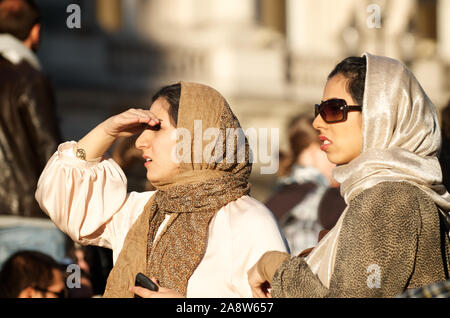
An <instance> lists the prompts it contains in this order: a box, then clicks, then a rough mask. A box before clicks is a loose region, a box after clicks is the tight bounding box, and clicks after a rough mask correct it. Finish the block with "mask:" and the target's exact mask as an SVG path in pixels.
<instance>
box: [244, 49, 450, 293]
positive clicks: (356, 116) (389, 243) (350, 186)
mask: <svg viewBox="0 0 450 318" xmlns="http://www.w3.org/2000/svg"><path fill="white" fill-rule="evenodd" d="M361 106H362V107H361ZM313 126H314V127H315V128H316V129H317V130H319V132H320V139H321V140H322V142H323V144H322V150H323V151H325V152H326V154H327V156H328V159H329V160H330V161H331V162H334V163H336V164H337V167H336V168H335V169H334V171H333V176H334V177H335V179H336V180H337V181H338V182H339V183H340V184H341V193H342V195H343V196H344V198H345V200H346V203H347V205H348V206H347V208H346V210H345V211H344V212H343V214H342V215H341V217H340V218H339V220H338V222H337V224H336V225H335V227H334V228H333V229H332V230H331V231H330V232H329V233H328V234H327V235H326V236H325V237H324V238H322V240H320V242H319V243H318V244H317V246H316V247H315V248H314V249H313V250H312V252H311V253H310V254H309V255H307V256H305V255H303V256H297V257H293V258H290V257H289V255H288V254H286V253H280V252H268V253H266V254H265V255H264V256H263V257H262V258H261V259H260V261H259V262H258V263H257V264H256V265H255V266H254V267H253V268H252V269H251V270H250V271H249V282H250V284H251V285H252V291H253V293H254V295H255V296H260V297H266V296H269V295H270V294H269V293H268V291H267V290H266V289H263V288H262V285H261V284H262V282H265V281H269V282H270V283H271V287H272V289H271V294H272V296H275V297H392V296H396V295H399V294H400V293H402V291H404V290H405V289H407V288H414V287H419V286H422V285H426V284H430V283H433V282H437V281H443V280H445V279H448V270H449V267H450V263H449V237H448V235H447V234H448V233H447V229H446V228H445V225H444V222H443V221H442V220H443V219H444V217H442V218H440V216H441V215H442V216H445V215H446V214H448V213H449V211H450V195H449V193H448V192H447V190H446V189H445V187H444V186H443V185H442V174H441V170H440V166H439V162H438V159H437V155H438V152H439V148H440V143H441V135H440V130H439V123H438V118H437V113H436V109H435V107H434V106H433V104H432V103H431V101H430V100H429V98H428V97H427V96H426V94H425V92H424V91H423V89H422V87H421V86H420V84H419V83H418V82H417V80H416V79H415V77H414V76H413V74H412V73H411V72H410V71H409V70H408V69H407V68H406V67H405V66H404V65H403V64H402V63H400V62H398V61H396V60H393V59H390V58H386V57H380V56H374V55H370V54H367V53H366V54H364V56H363V57H361V58H355V57H352V58H348V59H345V60H344V61H343V62H341V63H340V64H338V65H337V66H336V69H335V70H334V71H333V72H332V73H331V74H330V76H329V79H328V82H327V84H326V86H325V90H324V95H323V101H322V103H321V104H320V105H316V119H315V121H314V123H313Z"/></svg>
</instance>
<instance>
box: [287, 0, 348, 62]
mask: <svg viewBox="0 0 450 318" xmlns="http://www.w3.org/2000/svg"><path fill="white" fill-rule="evenodd" d="M286 10H287V13H286V16H287V40H288V45H289V48H290V50H291V51H293V52H296V53H298V54H301V55H313V56H339V55H340V46H339V41H340V34H341V32H342V31H343V29H344V28H345V26H346V24H348V23H349V20H350V18H351V15H352V13H353V0H340V1H329V0H315V1H311V0H287V3H286Z"/></svg>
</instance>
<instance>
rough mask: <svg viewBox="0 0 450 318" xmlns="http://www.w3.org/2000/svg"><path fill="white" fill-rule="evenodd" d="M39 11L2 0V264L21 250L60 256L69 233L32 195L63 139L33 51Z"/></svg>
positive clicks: (25, 1) (27, 2)
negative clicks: (52, 218) (55, 222)
mask: <svg viewBox="0 0 450 318" xmlns="http://www.w3.org/2000/svg"><path fill="white" fill-rule="evenodd" d="M39 42H40V12H39V9H38V7H37V6H36V4H35V3H34V2H33V1H31V0H2V1H0V158H1V160H0V266H1V264H2V263H3V261H4V260H5V259H6V258H7V257H8V256H10V255H11V254H12V253H14V252H15V251H17V250H22V249H27V250H39V251H42V252H44V253H47V254H49V255H51V256H52V257H54V258H55V259H57V260H58V261H61V260H62V258H63V257H64V255H65V236H64V234H63V233H62V232H61V231H59V230H58V229H57V228H56V227H55V226H54V225H53V224H52V222H51V221H50V220H49V219H48V217H47V216H46V215H45V213H43V212H42V211H41V210H40V208H39V205H38V204H37V202H36V201H35V198H34V192H35V190H36V184H37V180H38V178H39V175H40V173H41V172H42V170H43V168H44V166H45V164H46V162H47V160H48V158H50V156H51V155H52V154H53V153H54V152H55V150H56V146H57V145H58V142H59V140H60V137H59V130H58V127H57V121H56V116H55V109H54V99H53V94H52V90H51V87H50V83H49V81H48V79H47V78H46V77H45V76H44V75H43V74H42V72H41V66H40V63H39V61H38V59H37V57H36V55H35V52H36V50H37V49H38V47H39Z"/></svg>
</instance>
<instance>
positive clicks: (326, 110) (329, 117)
mask: <svg viewBox="0 0 450 318" xmlns="http://www.w3.org/2000/svg"><path fill="white" fill-rule="evenodd" d="M351 111H362V106H359V105H358V106H356V105H351V106H349V105H347V102H346V101H345V100H344V99H338V98H333V99H329V100H327V101H325V102H322V103H320V105H319V104H316V105H315V108H314V118H316V117H317V115H319V114H320V116H321V117H322V119H323V120H324V121H325V122H326V123H328V124H333V123H339V122H343V121H346V120H347V113H348V112H351Z"/></svg>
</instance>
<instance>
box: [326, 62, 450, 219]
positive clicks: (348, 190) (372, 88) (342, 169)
mask: <svg viewBox="0 0 450 318" xmlns="http://www.w3.org/2000/svg"><path fill="white" fill-rule="evenodd" d="M364 55H365V56H366V59H367V71H366V81H365V89H364V101H363V108H362V109H363V110H362V129H363V132H362V133H363V147H362V152H361V155H360V156H359V157H357V158H356V159H354V160H352V161H351V162H350V163H348V164H345V165H341V166H338V167H336V168H335V169H334V171H333V176H334V178H335V179H336V180H337V181H338V182H339V183H340V184H341V194H342V195H343V196H344V198H345V200H346V202H347V203H348V202H349V201H350V200H351V199H352V198H354V197H355V196H356V195H358V194H359V193H361V192H362V191H364V190H366V189H368V188H371V187H373V186H374V185H376V184H378V183H380V182H383V181H406V182H410V183H412V184H414V185H415V186H417V187H419V188H420V189H422V190H423V191H424V192H426V193H427V194H428V195H429V196H430V197H431V198H432V199H433V200H434V202H436V204H437V205H438V206H439V207H441V209H443V210H444V211H447V212H448V211H450V194H449V193H448V192H447V190H446V188H445V186H444V185H443V184H442V172H441V167H440V165H439V161H438V158H437V155H438V153H439V150H440V146H441V130H440V127H439V121H438V115H437V111H436V108H435V106H434V105H433V103H432V102H431V100H430V99H429V98H428V96H427V95H426V94H425V92H424V90H423V89H422V87H421V86H420V84H419V82H418V81H417V80H416V78H415V77H414V75H413V74H412V73H411V72H410V71H409V70H408V69H407V68H406V66H405V65H403V64H402V63H400V62H399V61H396V60H393V59H390V58H387V57H382V56H374V55H370V54H368V53H365V54H364Z"/></svg>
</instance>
